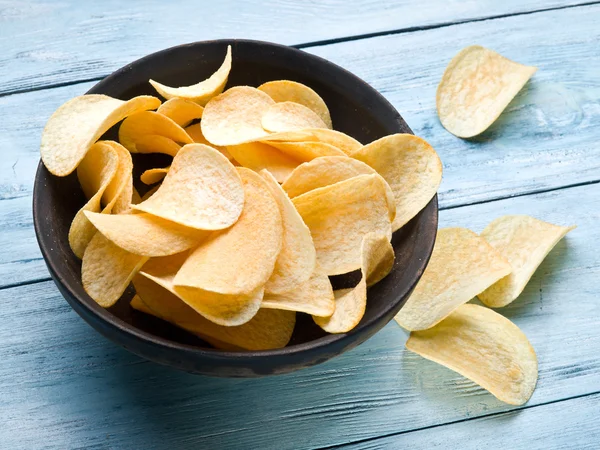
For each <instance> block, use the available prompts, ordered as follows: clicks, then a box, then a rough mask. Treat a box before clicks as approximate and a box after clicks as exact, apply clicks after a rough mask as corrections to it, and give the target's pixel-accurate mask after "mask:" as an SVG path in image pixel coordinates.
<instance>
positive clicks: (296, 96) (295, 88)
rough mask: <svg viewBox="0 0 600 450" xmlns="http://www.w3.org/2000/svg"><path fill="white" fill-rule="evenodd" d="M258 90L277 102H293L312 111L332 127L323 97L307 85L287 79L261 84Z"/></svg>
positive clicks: (328, 126)
mask: <svg viewBox="0 0 600 450" xmlns="http://www.w3.org/2000/svg"><path fill="white" fill-rule="evenodd" d="M258 89H259V90H261V91H263V92H265V93H267V94H269V96H270V97H271V98H272V99H273V100H275V101H276V102H277V103H281V102H294V103H300V104H301V105H304V106H306V107H307V108H308V109H310V110H312V111H314V112H315V113H316V114H317V115H318V116H319V117H320V118H321V120H322V121H323V122H324V123H325V125H327V128H332V125H331V116H330V114H329V109H328V108H327V105H326V104H325V102H324V101H323V99H322V98H321V97H320V96H319V94H317V93H316V92H315V91H313V90H312V89H311V88H309V87H308V86H306V85H304V84H302V83H297V82H295V81H289V80H277V81H269V82H267V83H264V84H261V85H260V86H259V87H258Z"/></svg>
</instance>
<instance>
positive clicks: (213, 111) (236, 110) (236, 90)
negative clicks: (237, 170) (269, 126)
mask: <svg viewBox="0 0 600 450" xmlns="http://www.w3.org/2000/svg"><path fill="white" fill-rule="evenodd" d="M273 104H275V101H274V100H273V99H272V98H271V97H269V96H268V95H267V94H265V93H264V92H262V91H259V90H258V89H256V88H253V87H250V86H235V87H232V88H231V89H228V90H227V91H226V92H224V93H222V94H221V95H218V96H216V97H215V98H213V99H212V100H211V101H209V102H208V103H207V104H206V107H205V108H204V114H203V115H202V121H201V122H200V128H201V129H202V134H203V135H204V137H205V138H206V140H208V142H210V143H211V144H213V145H224V146H228V145H238V144H244V143H246V142H251V141H256V140H259V139H260V138H263V137H265V136H267V135H268V134H269V133H268V132H267V131H265V130H264V129H263V127H262V125H261V118H262V116H263V114H264V113H265V112H266V111H267V110H268V109H269V107H270V106H271V105H273Z"/></svg>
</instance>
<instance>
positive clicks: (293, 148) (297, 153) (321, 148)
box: [269, 141, 348, 162]
mask: <svg viewBox="0 0 600 450" xmlns="http://www.w3.org/2000/svg"><path fill="white" fill-rule="evenodd" d="M269 145H271V146H273V147H275V148H276V149H279V150H281V151H282V152H283V153H285V154H286V155H288V156H291V157H292V158H294V159H296V160H298V161H301V162H306V161H311V160H313V159H315V158H319V157H321V156H340V157H344V158H348V156H346V154H345V153H344V152H343V151H341V150H340V149H339V148H337V147H334V146H333V145H330V144H325V143H323V142H279V141H271V142H269Z"/></svg>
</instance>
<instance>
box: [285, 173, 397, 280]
mask: <svg viewBox="0 0 600 450" xmlns="http://www.w3.org/2000/svg"><path fill="white" fill-rule="evenodd" d="M292 202H293V203H294V206H296V209H297V210H298V212H299V213H300V215H301V216H302V219H303V220H304V223H305V224H306V225H307V226H308V228H309V229H310V232H311V235H312V238H313V242H314V243H315V248H316V249H317V262H318V263H319V264H320V265H321V267H322V268H323V270H324V271H325V273H327V275H339V274H342V273H347V272H351V271H353V270H356V269H358V268H360V267H361V255H360V247H361V242H362V240H363V236H364V235H365V234H367V233H369V232H375V233H377V234H381V235H385V236H387V237H388V239H390V238H391V235H392V231H391V223H390V216H389V214H390V212H389V208H388V204H387V201H386V194H385V186H384V183H383V182H382V180H381V177H380V176H379V175H376V174H372V175H359V176H356V177H354V178H350V179H348V180H344V181H340V182H339V183H335V184H332V185H329V186H325V187H322V188H318V189H314V190H312V191H310V192H307V193H305V194H302V195H300V196H298V197H295V198H293V199H292Z"/></svg>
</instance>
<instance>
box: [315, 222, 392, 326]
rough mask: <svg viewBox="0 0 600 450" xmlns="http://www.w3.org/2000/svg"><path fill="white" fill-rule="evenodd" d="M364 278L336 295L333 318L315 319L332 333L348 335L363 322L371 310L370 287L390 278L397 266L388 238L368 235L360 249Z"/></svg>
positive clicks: (317, 317) (316, 317)
mask: <svg viewBox="0 0 600 450" xmlns="http://www.w3.org/2000/svg"><path fill="white" fill-rule="evenodd" d="M360 256H361V272H362V278H361V280H360V281H359V283H358V285H356V286H355V287H353V288H350V289H339V290H337V291H334V295H335V311H334V313H333V315H331V316H329V317H319V316H315V315H313V320H314V321H315V323H316V324H317V325H319V326H320V327H321V328H323V330H325V331H327V332H328V333H345V332H347V331H350V330H352V329H353V328H354V327H355V326H356V325H358V323H359V322H360V321H361V319H362V318H363V316H364V314H365V309H366V306H367V286H371V285H373V284H375V283H376V282H378V281H380V280H382V279H383V278H384V277H386V276H387V275H388V274H389V273H390V271H391V270H392V267H393V266H394V248H393V247H392V244H390V241H389V237H388V236H387V235H378V234H376V233H367V234H366V235H365V236H364V237H363V239H362V243H361V246H360Z"/></svg>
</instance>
